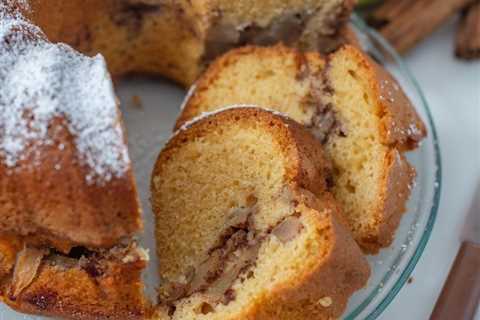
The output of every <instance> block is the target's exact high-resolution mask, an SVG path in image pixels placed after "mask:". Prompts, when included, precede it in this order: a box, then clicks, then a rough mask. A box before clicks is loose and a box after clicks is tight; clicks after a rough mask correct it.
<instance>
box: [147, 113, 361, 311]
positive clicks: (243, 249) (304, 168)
mask: <svg viewBox="0 0 480 320" xmlns="http://www.w3.org/2000/svg"><path fill="white" fill-rule="evenodd" d="M330 171H331V166H330V165H329V163H328V162H327V161H326V160H325V158H324V156H323V153H322V149H321V145H320V144H318V143H317V141H316V140H315V138H314V137H313V136H312V135H311V134H310V133H309V132H308V131H307V130H305V129H304V128H303V127H302V126H301V125H299V124H297V123H295V122H294V121H293V120H289V119H287V118H286V117H284V116H282V115H280V114H275V113H272V112H270V111H266V110H264V109H259V108H254V107H243V108H239V107H237V108H231V109H227V110H222V111H219V112H217V113H214V114H211V115H208V116H206V117H203V118H201V119H196V120H195V121H194V122H191V123H188V124H186V125H185V126H184V127H182V129H180V130H179V132H177V133H176V134H175V135H174V137H173V138H172V139H171V140H170V141H169V142H168V143H167V145H166V146H165V148H164V149H163V150H162V152H161V153H160V155H159V157H158V159H157V162H156V164H155V167H154V171H153V174H152V184H151V188H152V206H153V210H154V212H155V214H156V221H157V222H156V236H157V250H158V255H159V260H160V268H159V269H160V276H161V278H162V279H163V281H162V284H161V287H160V301H161V306H162V307H161V308H160V310H159V311H158V315H157V317H158V318H159V319H171V320H177V319H179V320H180V319H185V320H186V319H188V320H190V319H222V320H226V319H278V320H281V319H285V320H287V319H288V320H291V319H298V320H301V319H334V318H337V317H339V316H340V315H341V314H342V312H343V310H344V309H345V306H346V302H347V299H348V297H349V296H350V295H351V294H352V293H353V292H354V291H355V290H357V289H359V288H361V287H362V286H363V285H365V283H366V281H367V278H368V275H369V266H368V264H367V262H366V260H365V258H364V256H363V254H362V252H361V250H360V248H359V247H358V246H357V244H356V243H355V242H354V240H353V238H352V237H351V235H350V233H349V232H348V231H347V228H346V226H345V225H344V222H343V221H342V218H341V217H340V215H339V214H338V207H337V205H336V202H335V201H334V199H333V197H332V195H331V194H330V193H329V192H328V190H327V184H328V183H327V181H326V177H328V176H329V172H330Z"/></svg>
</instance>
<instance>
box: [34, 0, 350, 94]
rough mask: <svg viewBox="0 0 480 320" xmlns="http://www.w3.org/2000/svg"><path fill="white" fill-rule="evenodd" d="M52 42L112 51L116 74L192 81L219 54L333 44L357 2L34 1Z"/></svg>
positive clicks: (110, 56)
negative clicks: (240, 48)
mask: <svg viewBox="0 0 480 320" xmlns="http://www.w3.org/2000/svg"><path fill="white" fill-rule="evenodd" d="M28 3H29V4H30V5H31V10H30V11H26V12H27V13H28V15H29V17H30V18H32V20H33V21H34V22H35V24H37V25H39V26H40V27H41V28H42V29H43V30H45V32H46V34H47V36H48V37H49V39H50V40H51V41H53V42H60V41H61V42H65V43H68V44H70V45H72V46H74V47H75V48H77V49H79V50H80V51H82V52H84V53H86V54H88V55H94V54H96V53H97V52H101V53H102V54H104V55H105V57H106V59H107V61H108V63H109V69H110V70H111V71H112V73H113V74H114V75H121V74H125V73H129V72H136V73H147V74H160V75H163V76H166V77H169V78H171V79H174V80H176V81H178V82H180V83H182V84H184V85H190V84H191V83H192V82H193V81H194V80H195V79H196V78H197V76H198V75H199V74H200V73H201V72H202V71H203V69H204V67H205V66H206V65H207V64H208V63H210V62H211V61H212V60H213V59H214V58H216V57H217V56H218V55H220V54H222V53H224V52H226V51H228V50H229V49H232V48H235V47H238V46H242V45H245V44H256V45H271V44H275V43H278V42H284V43H286V44H288V45H291V46H296V47H300V48H314V49H315V50H321V51H323V50H329V49H331V47H332V45H335V44H336V43H337V41H336V38H337V35H338V33H339V32H340V30H341V29H342V28H344V26H345V22H346V21H347V20H348V18H349V16H350V13H351V11H352V9H353V6H354V3H355V1H353V0H308V1H303V0H281V1H254V0H241V1H230V0H196V1H187V0H171V1H164V0H122V1H118V0H104V1H98V0H69V1H64V0H42V1H40V0H28Z"/></svg>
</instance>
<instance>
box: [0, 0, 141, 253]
mask: <svg viewBox="0 0 480 320" xmlns="http://www.w3.org/2000/svg"><path fill="white" fill-rule="evenodd" d="M9 3H10V1H7V2H2V4H1V5H0V88H1V93H0V177H1V178H0V216H1V217H2V219H0V233H1V234H12V235H19V236H22V237H25V240H27V241H29V242H32V243H33V244H35V245H38V244H46V245H51V246H54V247H56V248H57V249H59V250H62V251H68V250H69V248H70V247H72V246H85V247H92V248H95V247H102V248H108V247H111V246H113V245H114V244H115V243H117V242H118V241H119V240H120V239H122V238H124V237H129V236H132V235H134V234H135V233H137V232H138V231H140V230H141V227H142V222H141V217H140V209H139V203H138V199H137V194H136V186H135V182H134V178H133V174H132V169H131V163H130V159H129V155H128V150H127V146H126V139H125V134H124V130H123V127H122V123H121V121H122V120H121V115H120V112H119V110H118V108H117V101H116V98H115V94H114V92H113V88H112V83H111V80H110V77H109V75H108V72H107V69H106V66H105V62H104V60H103V58H101V57H100V56H96V57H94V58H88V57H86V56H83V55H81V54H79V53H77V52H75V51H74V50H73V49H71V48H70V47H68V46H66V45H63V44H59V45H55V44H52V43H50V42H48V41H47V40H46V38H45V36H44V35H43V33H42V32H41V31H40V30H39V29H38V28H37V27H35V26H33V25H32V24H30V23H29V22H28V21H27V20H25V19H24V18H23V17H22V16H21V14H20V13H19V12H18V11H17V10H15V7H14V6H10V5H9Z"/></svg>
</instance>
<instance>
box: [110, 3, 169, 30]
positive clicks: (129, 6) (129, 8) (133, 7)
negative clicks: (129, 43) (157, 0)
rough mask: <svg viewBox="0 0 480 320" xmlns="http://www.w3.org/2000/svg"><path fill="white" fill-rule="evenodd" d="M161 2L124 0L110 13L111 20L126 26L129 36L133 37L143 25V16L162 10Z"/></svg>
mask: <svg viewBox="0 0 480 320" xmlns="http://www.w3.org/2000/svg"><path fill="white" fill-rule="evenodd" d="M163 6H164V5H163V4H150V3H148V2H142V1H132V0H124V1H121V2H119V4H118V8H117V9H116V10H114V12H113V13H112V20H113V22H114V23H116V24H117V25H119V26H126V27H127V28H128V30H129V32H130V36H132V37H135V36H137V35H138V33H139V32H140V31H141V29H142V27H143V22H144V17H145V16H146V15H150V14H157V13H159V12H161V11H162V8H163Z"/></svg>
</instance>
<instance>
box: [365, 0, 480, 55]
mask: <svg viewBox="0 0 480 320" xmlns="http://www.w3.org/2000/svg"><path fill="white" fill-rule="evenodd" d="M471 2H472V0H388V1H385V2H384V3H383V4H382V5H381V6H380V7H379V8H377V9H376V10H375V11H374V12H373V13H372V14H371V16H370V17H369V19H368V22H369V23H370V24H372V25H373V26H376V27H377V28H378V29H379V31H380V33H381V34H382V35H383V36H384V37H385V38H386V39H387V40H389V41H390V43H391V44H392V45H393V46H394V47H395V48H396V49H397V51H399V52H400V53H404V52H406V51H407V50H408V49H410V48H412V47H413V46H414V45H415V44H417V43H418V42H419V41H421V40H423V39H424V38H425V37H427V36H428V35H429V34H430V33H432V32H433V31H434V30H435V29H436V28H437V27H439V26H440V25H441V24H442V23H443V22H445V21H446V20H447V19H448V18H449V17H450V16H452V15H453V14H455V13H457V12H459V11H460V10H461V9H462V8H464V7H465V6H466V5H468V4H469V3H471Z"/></svg>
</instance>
